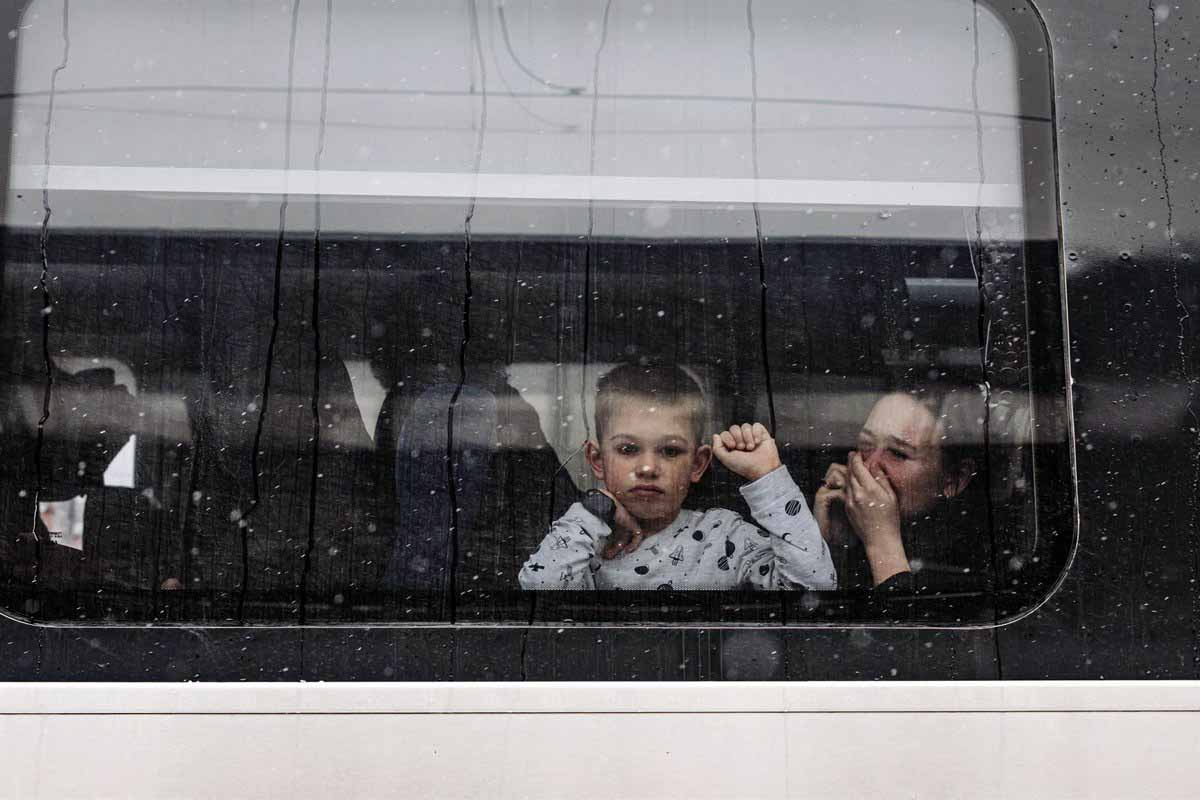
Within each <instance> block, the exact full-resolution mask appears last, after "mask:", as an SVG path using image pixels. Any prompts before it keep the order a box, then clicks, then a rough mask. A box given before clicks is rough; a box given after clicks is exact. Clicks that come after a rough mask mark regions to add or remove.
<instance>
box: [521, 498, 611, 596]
mask: <svg viewBox="0 0 1200 800" xmlns="http://www.w3.org/2000/svg"><path fill="white" fill-rule="evenodd" d="M608 534H609V529H608V526H607V525H605V524H604V523H603V522H602V521H601V520H599V519H597V518H596V517H595V516H593V515H592V514H591V513H590V512H589V511H587V510H586V509H585V508H584V507H583V506H582V505H581V504H580V503H575V504H574V505H573V506H571V507H570V508H569V509H567V513H565V514H563V515H562V516H561V517H559V518H558V520H556V521H555V523H554V524H553V525H551V526H550V532H549V533H547V534H546V538H544V539H542V543H541V544H540V545H538V549H537V550H535V551H534V552H533V555H531V556H530V557H529V559H528V560H527V561H526V562H525V566H523V567H521V572H520V574H519V575H518V576H517V580H518V581H519V582H520V584H521V588H522V589H595V588H596V580H595V577H594V574H593V571H594V569H597V568H599V564H600V562H599V555H598V554H597V552H596V547H597V543H598V542H599V541H600V540H601V539H603V538H604V537H605V536H608Z"/></svg>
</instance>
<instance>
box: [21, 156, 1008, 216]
mask: <svg viewBox="0 0 1200 800" xmlns="http://www.w3.org/2000/svg"><path fill="white" fill-rule="evenodd" d="M9 188H10V189H22V190H40V189H42V188H48V189H50V190H52V191H99V192H151V193H157V192H162V193H171V194H233V195H242V194H265V195H281V194H290V195H323V196H333V197H404V198H429V199H461V198H479V199H484V200H527V201H528V200H532V201H537V200H553V201H562V200H567V201H587V200H595V201H601V202H630V203H717V204H723V203H738V204H748V203H760V204H764V205H818V206H822V205H839V206H870V207H874V206H883V207H904V206H919V207H934V208H945V207H950V208H975V207H977V206H978V207H984V208H1021V207H1022V206H1023V202H1022V196H1021V187H1020V186H1019V185H1016V184H1010V183H983V184H978V183H968V182H947V181H929V182H925V181H843V180H778V179H767V178H763V179H754V178H671V177H642V176H636V177H635V176H624V175H621V176H617V175H602V176H600V175H598V176H588V175H541V174H504V173H481V174H473V173H461V172H394V171H389V172H375V171H365V170H321V171H317V170H308V169H287V170H285V169H209V168H197V167H124V166H73V165H52V166H51V167H50V168H49V179H48V180H47V176H46V168H45V167H43V166H41V165H31V164H23V165H22V164H18V165H14V166H13V168H12V171H11V174H10V177H9Z"/></svg>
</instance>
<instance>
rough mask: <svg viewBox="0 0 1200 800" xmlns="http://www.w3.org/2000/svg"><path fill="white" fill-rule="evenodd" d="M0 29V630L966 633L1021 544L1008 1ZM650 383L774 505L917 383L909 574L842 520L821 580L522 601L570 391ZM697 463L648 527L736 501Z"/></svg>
mask: <svg viewBox="0 0 1200 800" xmlns="http://www.w3.org/2000/svg"><path fill="white" fill-rule="evenodd" d="M11 35H13V36H16V37H17V39H18V44H19V48H18V51H17V52H18V54H19V55H18V62H17V64H16V68H15V75H16V77H15V86H14V87H13V89H12V99H11V100H7V99H6V100H4V101H3V102H4V103H10V104H11V109H10V110H11V120H12V135H11V138H10V150H9V155H8V158H7V159H6V162H7V168H6V173H7V190H6V192H5V193H4V195H3V197H4V209H3V213H4V222H5V231H4V262H3V263H4V284H3V316H2V323H0V334H2V336H3V341H4V348H3V353H4V356H3V357H4V359H5V362H6V364H5V372H4V375H5V380H4V383H3V387H2V390H0V398H2V403H0V412H2V417H0V425H2V436H3V439H4V441H5V446H6V447H5V453H6V458H5V461H4V466H3V468H4V470H5V472H6V475H5V478H4V481H3V487H2V490H0V491H2V494H0V518H2V519H3V523H4V531H3V560H2V562H0V587H2V591H3V605H4V607H5V608H6V609H7V610H8V611H9V612H10V613H12V614H15V615H18V616H21V617H23V618H28V619H32V620H36V621H84V622H97V621H122V622H151V621H162V622H188V623H203V624H210V623H211V624H226V623H230V622H247V623H296V624H300V623H316V622H371V623H395V622H409V621H412V622H466V621H470V622H513V621H519V622H534V623H536V622H555V623H562V622H563V621H574V622H609V621H612V622H621V621H625V622H639V621H653V622H679V623H708V624H712V623H720V622H760V623H771V624H782V623H786V624H809V623H822V624H830V623H841V622H873V621H888V620H901V619H906V620H918V621H922V622H932V623H939V624H944V623H945V624H953V623H959V622H962V623H970V622H976V623H977V622H989V621H995V620H996V619H998V618H1000V617H1003V616H1006V615H1011V614H1014V613H1017V612H1019V611H1020V610H1022V609H1024V608H1028V607H1030V606H1032V605H1034V604H1036V603H1037V602H1039V601H1040V600H1041V598H1043V597H1044V596H1045V595H1046V594H1047V592H1048V591H1049V590H1050V588H1051V585H1052V583H1053V581H1054V580H1055V579H1056V576H1057V575H1058V572H1059V571H1060V569H1061V568H1062V567H1063V566H1064V564H1065V555H1066V554H1067V553H1068V552H1069V547H1070V540H1071V535H1072V528H1071V522H1070V520H1071V475H1070V472H1069V459H1068V441H1069V440H1068V437H1067V429H1066V422H1065V420H1066V413H1065V403H1066V400H1065V397H1066V395H1065V389H1064V386H1065V379H1064V374H1063V373H1064V367H1063V364H1062V327H1061V325H1062V317H1061V302H1060V297H1059V279H1058V270H1059V267H1058V263H1057V255H1056V253H1057V247H1056V241H1057V222H1056V216H1055V190H1054V181H1053V173H1052V171H1051V168H1052V163H1051V161H1050V158H1051V155H1052V141H1053V140H1052V125H1051V118H1050V100H1049V94H1048V89H1047V82H1048V78H1047V75H1048V70H1047V64H1046V61H1045V59H1046V55H1045V51H1044V46H1045V42H1044V38H1043V37H1042V34H1041V31H1040V28H1038V27H1037V23H1036V21H1035V20H1034V19H1033V15H1032V14H1031V13H1030V12H1029V11H1028V10H1025V9H1021V8H1018V9H1008V8H1005V9H1003V10H1002V11H1001V10H997V9H993V8H991V7H989V6H987V5H985V4H982V3H975V2H969V1H968V0H933V1H932V2H929V1H928V0H921V2H903V3H877V2H867V1H866V0H859V1H857V2H848V3H840V4H833V5H831V4H828V3H812V2H801V1H799V0H751V2H732V1H731V0H709V1H708V2H693V1H692V0H688V2H683V0H654V1H653V2H645V1H644V0H637V1H636V2H633V1H630V0H589V1H588V2H581V3H543V2H525V1H524V0H508V1H507V2H503V3H501V2H497V1H494V0H468V2H459V3H442V2H437V3H434V2H424V3H421V2H406V3H396V2H392V3H388V2H371V1H369V0H332V1H331V2H319V1H318V0H297V2H294V3H278V2H272V3H265V2H249V3H237V4H224V5H222V6H221V7H220V8H216V7H213V6H210V5H208V4H204V5H197V4H194V3H186V2H148V1H145V2H125V3H120V4H99V3H95V4H93V3H70V4H68V3H64V2H61V0H37V2H33V3H31V4H30V5H29V7H28V9H27V10H26V11H25V13H24V15H23V18H22V21H21V25H20V27H19V29H18V30H16V31H15V32H13V34H11ZM648 362H655V363H658V362H662V363H669V364H677V365H679V366H681V367H683V368H684V370H685V371H686V372H687V373H688V374H689V375H690V376H692V377H693V378H694V379H695V380H696V381H697V382H698V383H699V385H700V386H701V389H702V392H703V394H704V397H705V399H706V405H707V411H706V413H707V415H708V416H707V424H708V426H709V427H710V428H711V430H710V431H709V432H711V431H715V430H718V429H720V428H722V427H725V426H728V425H730V424H732V423H740V422H755V421H757V422H762V423H763V424H765V425H767V426H768V427H769V428H770V429H771V430H773V432H774V436H775V438H776V441H777V443H778V446H779V450H780V453H781V456H782V460H783V463H784V465H785V467H786V468H787V470H788V471H789V473H790V474H791V476H792V478H793V479H794V480H795V482H796V483H797V484H798V486H799V487H800V488H801V489H802V491H803V493H804V495H805V498H806V502H807V504H808V505H810V506H811V505H812V504H813V503H814V502H815V491H816V489H817V487H818V486H819V485H820V483H821V481H822V480H823V479H824V477H825V476H826V471H827V469H828V468H829V465H830V464H839V463H846V462H847V458H848V453H849V452H850V451H851V450H853V449H855V448H860V449H861V448H862V445H863V444H864V443H863V442H862V441H861V436H862V434H860V428H861V427H862V426H863V423H864V421H865V420H867V419H868V416H869V415H870V414H871V412H872V409H873V408H875V407H876V402H877V401H878V400H879V399H880V398H881V397H883V396H884V395H885V394H887V393H888V392H889V391H892V390H893V389H896V388H897V387H900V388H903V389H905V390H906V391H917V392H919V393H928V394H937V395H939V396H941V395H942V394H945V396H946V398H949V399H947V400H946V401H945V407H946V408H953V409H956V413H957V418H956V421H955V422H954V423H953V424H949V423H946V424H943V425H941V426H940V427H939V428H938V431H937V436H936V437H934V438H933V439H931V440H930V442H931V445H930V446H931V447H932V448H933V449H934V450H935V451H939V452H937V453H935V455H939V454H940V455H945V454H946V453H949V452H950V450H952V449H954V448H958V449H960V450H971V451H972V452H973V453H974V454H975V455H974V459H973V461H972V464H973V468H972V469H971V471H970V474H969V481H968V484H969V489H970V491H964V492H961V493H960V492H950V493H947V492H944V491H942V490H941V488H938V489H937V491H935V492H934V494H935V495H936V497H935V500H936V503H935V504H934V506H935V507H933V508H932V510H930V509H922V510H921V511H920V513H919V514H914V515H912V517H913V518H912V519H905V521H904V524H905V534H904V536H905V539H904V544H905V546H906V548H907V557H908V559H909V562H910V567H911V569H912V570H913V574H914V575H917V576H918V578H920V580H919V581H918V583H919V584H920V585H921V586H924V587H925V589H926V590H925V591H921V590H920V589H918V590H917V591H915V592H913V593H906V592H901V593H899V594H896V595H894V596H888V597H886V598H885V597H881V596H880V594H879V593H877V592H872V591H871V588H870V587H871V585H872V583H873V581H872V579H871V572H870V570H869V569H868V566H867V561H866V559H865V557H864V553H863V547H862V546H861V544H860V543H858V537H856V536H855V535H850V536H848V537H845V538H844V540H839V541H838V542H836V543H835V544H833V545H832V547H831V549H830V552H831V558H832V560H833V561H834V562H835V564H836V567H837V572H838V590H837V591H820V592H818V591H810V590H805V589H804V588H802V587H800V588H797V589H795V590H791V591H768V592H754V591H742V590H734V589H731V590H728V591H720V592H706V591H698V592H676V591H671V592H666V593H656V594H650V593H648V592H641V591H625V592H615V591H590V592H570V591H568V592H537V593H534V592H524V591H521V590H520V588H519V586H518V583H517V575H518V572H519V570H520V569H521V566H522V564H523V563H525V561H526V559H528V558H529V557H530V555H531V553H533V552H535V550H537V548H538V547H539V543H540V542H541V541H542V539H543V537H544V536H546V534H547V532H548V531H549V530H550V526H551V523H552V522H553V520H554V519H556V518H557V517H558V516H559V515H561V514H562V513H563V512H564V510H565V509H567V508H568V506H570V505H571V504H572V503H573V502H575V501H576V500H577V499H578V497H579V495H580V494H581V493H582V492H584V491H586V490H587V489H590V488H593V487H594V485H595V480H594V478H593V476H592V474H591V471H590V470H589V469H588V465H587V463H586V460H585V458H584V455H583V453H582V443H583V442H584V440H585V439H586V438H588V437H589V436H594V435H595V431H594V425H593V414H594V394H595V390H596V382H597V379H598V377H599V376H601V375H603V374H604V373H605V372H606V371H607V370H608V369H609V368H611V367H613V366H614V365H617V364H621V363H640V364H645V363H648ZM901 422H903V420H902V421H901ZM897 424H900V423H897ZM946 459H947V460H948V456H946ZM741 484H742V481H741V480H740V479H739V478H738V477H737V476H736V475H735V474H734V473H732V472H731V471H729V470H728V469H725V468H722V467H720V466H719V465H714V466H713V467H712V468H710V469H709V470H708V472H707V473H706V475H705V477H704V478H702V479H701V481H700V482H699V483H698V484H696V485H695V486H694V487H693V488H692V490H691V493H690V495H689V496H688V498H687V502H686V503H685V507H687V508H696V509H699V510H703V509H706V508H728V509H731V510H734V511H738V512H739V513H742V514H743V515H744V516H748V515H749V513H750V512H749V510H748V509H747V508H746V507H745V506H744V505H743V500H742V497H741V495H740V493H739V491H738V488H739V486H740V485H741ZM938 486H939V487H941V486H942V484H938ZM947 494H956V495H957V496H956V497H953V498H949V497H947V496H946V495H947ZM951 500H953V501H954V502H950V501H951ZM905 513H908V512H905ZM918 517H919V519H918ZM910 523H911V524H910ZM851 533H853V531H852V532H851ZM685 542H686V543H687V544H688V546H689V547H691V546H692V544H693V543H692V542H691V541H690V540H688V539H687V538H686V537H685ZM660 544H661V543H656V542H655V541H654V538H653V537H650V538H648V539H647V540H646V542H645V543H644V544H643V545H642V547H643V548H645V550H643V555H645V554H646V553H647V552H657V551H658V550H659V549H660V548H659V545H660ZM694 544H695V546H696V547H697V548H700V547H701V545H702V543H701V542H699V541H697V542H695V543H694ZM738 546H741V545H740V543H738ZM651 548H655V550H654V551H651V550H650V549H651ZM673 551H674V546H673V545H672V546H671V547H661V552H658V556H661V559H660V560H661V561H662V564H661V565H660V567H661V568H662V569H665V570H669V569H670V566H668V565H669V564H670V563H671V562H670V556H671V555H672V553H673ZM684 555H685V556H686V557H688V558H691V557H692V556H693V553H692V552H691V551H690V550H688V551H687V552H686V553H685V554H684ZM695 556H696V557H697V558H699V554H698V553H697V554H695ZM647 558H649V556H647ZM601 566H603V565H601ZM657 568H659V567H656V569H657ZM664 574H666V573H664ZM921 576H948V577H947V578H946V582H945V583H944V584H939V583H938V581H937V580H929V581H926V580H924V578H922V577H921ZM666 585H667V588H670V587H669V581H668V582H667V584H666Z"/></svg>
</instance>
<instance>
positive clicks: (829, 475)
mask: <svg viewBox="0 0 1200 800" xmlns="http://www.w3.org/2000/svg"><path fill="white" fill-rule="evenodd" d="M846 473H847V469H846V465H845V464H830V465H829V469H827V470H825V482H824V485H825V486H828V487H829V488H830V489H842V488H844V487H845V486H846Z"/></svg>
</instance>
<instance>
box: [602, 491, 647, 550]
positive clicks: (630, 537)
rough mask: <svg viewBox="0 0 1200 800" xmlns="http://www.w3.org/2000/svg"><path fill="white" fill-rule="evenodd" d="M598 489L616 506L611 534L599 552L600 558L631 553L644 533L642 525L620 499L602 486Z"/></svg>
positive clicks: (638, 545)
mask: <svg viewBox="0 0 1200 800" xmlns="http://www.w3.org/2000/svg"><path fill="white" fill-rule="evenodd" d="M600 491H602V492H604V493H605V494H606V495H608V498H609V499H610V500H612V501H613V505H614V506H616V511H615V513H614V515H613V532H612V535H610V536H609V537H608V543H607V544H606V545H605V546H604V550H603V551H602V552H601V553H600V557H601V558H604V559H609V560H611V559H614V558H616V557H617V556H619V555H621V554H622V553H632V552H633V551H634V550H637V549H638V547H640V546H641V544H642V539H643V538H645V535H644V534H643V533H642V526H641V525H639V524H638V521H637V520H636V519H634V516H633V514H630V513H629V511H628V509H626V508H625V506H623V505H621V501H620V500H618V499H617V498H616V496H615V495H614V494H613V493H612V492H610V491H609V490H608V489H604V488H601V489H600Z"/></svg>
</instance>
